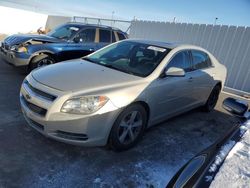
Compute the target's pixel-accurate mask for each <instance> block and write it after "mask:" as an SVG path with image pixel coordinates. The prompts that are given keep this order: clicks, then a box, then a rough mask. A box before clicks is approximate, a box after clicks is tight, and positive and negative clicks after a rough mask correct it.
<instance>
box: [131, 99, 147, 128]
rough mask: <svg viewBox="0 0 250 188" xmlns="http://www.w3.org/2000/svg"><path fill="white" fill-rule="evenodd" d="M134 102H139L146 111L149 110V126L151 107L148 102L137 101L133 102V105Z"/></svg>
mask: <svg viewBox="0 0 250 188" xmlns="http://www.w3.org/2000/svg"><path fill="white" fill-rule="evenodd" d="M133 104H139V105H141V106H142V107H143V108H144V109H145V110H146V112H147V126H148V121H149V118H150V107H149V105H148V103H146V102H145V101H135V102H133V103H131V105H133Z"/></svg>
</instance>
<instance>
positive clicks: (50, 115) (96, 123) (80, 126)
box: [20, 79, 121, 146]
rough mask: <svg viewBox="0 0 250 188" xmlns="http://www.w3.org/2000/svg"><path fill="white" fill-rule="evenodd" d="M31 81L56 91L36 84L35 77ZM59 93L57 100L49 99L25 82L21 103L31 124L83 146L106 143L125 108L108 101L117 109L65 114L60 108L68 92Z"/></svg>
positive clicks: (43, 132)
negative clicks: (43, 112)
mask: <svg viewBox="0 0 250 188" xmlns="http://www.w3.org/2000/svg"><path fill="white" fill-rule="evenodd" d="M29 83H30V84H31V85H32V86H33V87H34V88H39V89H42V90H43V91H44V92H47V91H48V90H50V91H49V92H50V93H52V90H54V89H52V88H48V87H46V86H42V85H41V84H40V83H38V82H36V83H35V81H34V80H33V79H29ZM56 95H57V98H56V99H55V100H54V101H53V102H49V101H48V100H45V99H44V98H43V97H41V96H39V94H38V93H36V92H34V91H32V90H30V89H29V88H28V87H27V86H26V85H25V83H23V85H22V88H21V92H20V103H21V108H22V112H23V114H24V117H25V119H26V121H27V122H28V124H29V125H30V126H31V127H33V128H34V129H35V130H37V131H39V132H40V133H42V134H43V135H45V136H47V137H50V138H52V139H55V140H58V141H61V142H65V143H69V144H74V145H83V146H104V145H106V143H107V141H108V137H109V133H110V130H111V128H112V125H113V124H114V121H115V119H116V118H117V116H118V114H119V113H120V110H121V109H117V108H116V109H115V108H114V106H112V107H110V106H111V105H112V104H108V103H107V108H109V109H111V108H113V109H112V110H111V111H109V112H107V111H106V112H104V113H94V114H91V115H76V114H67V113H62V112H60V108H61V106H62V104H63V102H64V101H65V96H67V94H62V93H61V92H60V91H57V93H56ZM27 96H28V97H27ZM30 103H31V104H34V105H36V106H38V107H41V108H43V109H46V114H45V115H44V114H42V115H41V113H40V114H39V112H40V111H37V112H38V113H37V112H34V110H32V108H30V106H29V104H30ZM109 105H110V106H109ZM105 106H106V105H105ZM105 106H104V107H105ZM104 107H103V108H104Z"/></svg>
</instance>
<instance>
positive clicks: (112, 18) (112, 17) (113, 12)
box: [111, 11, 115, 27]
mask: <svg viewBox="0 0 250 188" xmlns="http://www.w3.org/2000/svg"><path fill="white" fill-rule="evenodd" d="M114 14H115V11H112V16H111V20H112V21H111V27H113V22H114Z"/></svg>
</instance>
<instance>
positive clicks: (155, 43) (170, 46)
mask: <svg viewBox="0 0 250 188" xmlns="http://www.w3.org/2000/svg"><path fill="white" fill-rule="evenodd" d="M127 40H128V41H133V42H138V43H144V44H149V45H153V46H159V47H163V48H168V49H174V48H176V47H179V46H185V47H186V46H188V47H192V48H193V47H195V48H201V47H199V46H194V45H190V44H184V43H177V42H176V43H172V42H161V41H154V40H144V39H127Z"/></svg>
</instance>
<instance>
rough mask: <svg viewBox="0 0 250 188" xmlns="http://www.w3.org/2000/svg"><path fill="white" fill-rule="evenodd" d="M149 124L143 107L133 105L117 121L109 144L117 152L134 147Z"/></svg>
mask: <svg viewBox="0 0 250 188" xmlns="http://www.w3.org/2000/svg"><path fill="white" fill-rule="evenodd" d="M146 123H147V112H146V110H145V109H144V107H143V106H141V105H139V104H133V105H131V106H129V107H127V108H126V109H125V110H124V111H123V112H122V113H121V114H120V115H119V116H118V118H117V119H116V121H115V123H114V125H113V127H112V129H111V132H110V138H109V143H110V146H111V148H112V149H114V150H116V151H122V150H127V149H129V148H131V147H133V146H134V145H135V144H136V143H137V142H138V141H139V140H140V139H141V138H142V136H143V133H144V130H145V127H146Z"/></svg>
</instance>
